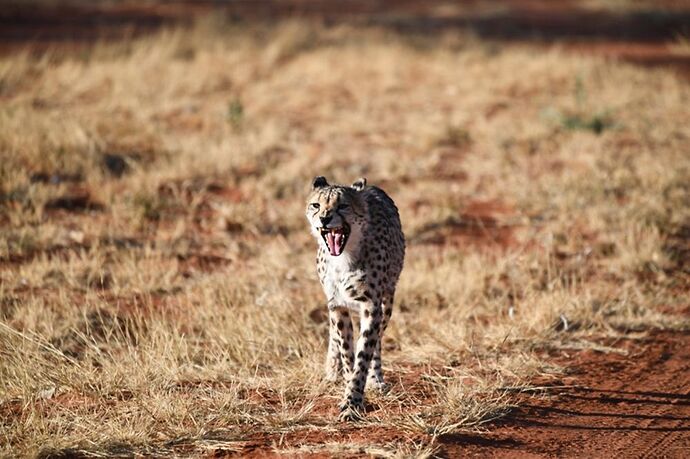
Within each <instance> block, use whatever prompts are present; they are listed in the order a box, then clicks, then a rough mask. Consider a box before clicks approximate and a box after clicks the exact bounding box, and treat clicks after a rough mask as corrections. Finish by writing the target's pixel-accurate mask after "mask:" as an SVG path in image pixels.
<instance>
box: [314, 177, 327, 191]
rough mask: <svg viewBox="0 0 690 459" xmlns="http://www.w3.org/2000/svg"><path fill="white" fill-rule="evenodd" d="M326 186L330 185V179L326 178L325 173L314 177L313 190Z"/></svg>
mask: <svg viewBox="0 0 690 459" xmlns="http://www.w3.org/2000/svg"><path fill="white" fill-rule="evenodd" d="M325 186H328V181H327V180H326V177H324V176H323V175H319V176H318V177H314V181H313V182H311V188H312V190H315V189H317V188H323V187H325Z"/></svg>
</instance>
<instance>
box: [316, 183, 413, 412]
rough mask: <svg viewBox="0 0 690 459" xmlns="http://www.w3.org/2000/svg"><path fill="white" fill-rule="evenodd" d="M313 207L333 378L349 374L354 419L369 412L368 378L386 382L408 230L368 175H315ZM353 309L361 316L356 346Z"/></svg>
mask: <svg viewBox="0 0 690 459" xmlns="http://www.w3.org/2000/svg"><path fill="white" fill-rule="evenodd" d="M306 214H307V219H308V220H309V222H310V223H311V229H312V232H313V234H314V236H315V237H316V239H317V240H318V242H319V249H318V254H317V271H318V274H319V279H320V281H321V285H322V286H323V290H324V293H325V294H326V297H327V299H328V313H329V323H330V325H329V327H330V332H329V340H328V355H327V358H326V378H327V379H328V380H330V381H335V380H337V379H338V377H339V376H341V375H342V376H343V378H344V380H345V382H346V388H345V394H344V398H343V402H342V404H341V406H340V408H341V414H340V418H341V419H343V420H352V419H356V418H358V417H359V416H360V414H361V413H362V412H363V407H364V389H365V387H366V384H367V379H368V380H369V383H370V384H372V385H373V386H374V387H375V388H377V389H379V390H384V389H385V387H386V385H385V383H384V380H383V374H382V372H381V337H382V336H383V333H384V331H385V330H386V327H387V325H388V321H389V319H390V317H391V314H392V312H393V297H394V295H395V287H396V284H397V282H398V278H399V277H400V271H402V267H403V260H404V257H405V238H404V236H403V232H402V227H401V225H400V217H399V215H398V209H397V207H396V206H395V203H394V202H393V200H392V199H391V198H390V197H389V196H388V195H387V194H386V193H385V192H384V191H383V190H381V189H380V188H377V187H375V186H367V185H366V179H359V180H358V181H356V182H355V183H353V184H352V186H350V187H346V186H340V185H329V184H328V182H327V181H326V179H325V178H324V177H317V178H315V179H314V182H313V184H312V192H311V194H310V196H309V199H308V201H307V210H306ZM353 312H354V313H358V314H359V317H360V327H359V331H360V333H359V338H358V340H357V344H356V347H353V327H352V319H351V313H353Z"/></svg>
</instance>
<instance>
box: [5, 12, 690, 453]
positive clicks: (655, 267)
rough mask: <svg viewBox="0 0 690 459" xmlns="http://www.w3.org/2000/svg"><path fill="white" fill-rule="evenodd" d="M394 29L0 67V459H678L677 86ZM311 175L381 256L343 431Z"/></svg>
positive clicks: (276, 31) (27, 54)
mask: <svg viewBox="0 0 690 459" xmlns="http://www.w3.org/2000/svg"><path fill="white" fill-rule="evenodd" d="M45 3H48V4H51V2H43V3H42V5H44V4H45ZM276 3H280V2H276ZM400 3H401V4H403V5H405V6H406V7H409V6H410V5H414V2H400ZM436 3H438V4H440V3H442V2H436ZM525 3H527V2H525ZM533 3H534V2H533ZM570 3H576V2H570ZM570 3H569V4H570ZM580 3H582V4H584V5H585V7H586V8H589V9H588V10H586V11H595V12H597V11H606V12H610V11H613V12H614V13H615V14H621V13H620V12H621V11H623V12H628V11H632V12H633V13H634V14H632V13H631V16H630V17H637V16H635V14H638V13H639V11H640V10H643V11H644V8H645V7H648V6H649V5H648V4H647V3H645V2H626V1H603V0H602V1H589V2H580ZM664 3H665V2H664ZM668 3H669V5H671V6H669V8H671V9H672V4H673V3H674V2H668ZM240 5H245V6H246V5H247V4H246V3H240ZM470 6H472V5H470ZM248 8H249V7H248ZM250 10H251V8H250ZM487 11H489V13H490V12H491V11H493V10H491V9H489V10H487ZM499 11H500V12H501V14H504V13H505V11H504V10H499ZM507 11H508V13H509V12H510V10H507ZM446 13H447V14H446ZM489 13H486V14H489ZM37 14H38V13H37ZM448 14H450V13H448V11H447V10H443V9H439V13H438V16H439V18H440V19H444V18H447V16H448ZM675 14H685V15H686V16H685V17H687V11H685V13H678V12H677V11H676V13H675ZM506 16H507V17H510V14H507V15H506ZM669 17H675V16H673V15H671V16H669ZM401 18H402V19H401ZM394 19H395V20H396V21H400V23H399V24H398V26H399V27H398V26H396V27H389V26H387V25H385V24H383V25H382V24H362V23H361V21H354V23H352V22H349V21H342V22H339V21H327V22H326V23H324V22H322V21H319V20H314V19H313V18H311V19H302V20H296V19H291V20H277V19H276V18H272V20H271V21H269V22H263V21H258V22H245V21H237V20H230V21H229V20H227V19H226V18H225V17H224V16H223V15H215V16H205V15H197V16H194V18H192V19H189V18H188V21H186V22H187V24H186V25H185V26H171V27H164V28H162V29H157V30H156V31H154V33H151V34H145V35H142V36H137V37H134V38H133V37H130V38H127V37H119V38H117V39H113V38H112V37H109V40H107V41H102V42H101V41H97V40H95V41H90V42H89V43H88V44H85V43H84V42H83V40H82V41H80V42H79V43H78V46H72V45H73V43H70V44H68V46H64V45H65V43H59V46H55V47H51V46H48V47H46V46H45V43H41V46H40V47H37V48H34V49H33V50H32V49H27V50H26V51H20V50H19V47H18V45H17V43H16V40H15V42H12V43H10V45H11V46H9V48H8V49H9V51H7V50H6V51H5V52H4V54H3V55H2V56H1V57H0V101H1V102H0V155H1V160H0V356H1V358H0V455H3V456H7V457H15V456H29V457H33V456H40V457H75V456H77V457H113V456H124V457H130V456H137V455H139V456H141V455H143V456H192V457H207V456H224V455H233V454H237V455H255V456H267V455H316V456H330V455H335V456H343V455H345V456H347V455H351V456H362V455H374V456H383V457H406V456H421V457H424V456H432V455H439V456H471V455H476V456H478V457H486V456H496V455H498V456H501V455H504V456H505V455H510V456H514V455H521V456H523V457H544V456H547V457H548V456H578V455H585V456H588V457H594V456H602V455H607V456H609V457H610V456H614V455H622V456H628V457H629V456H635V455H638V456H644V455H649V454H652V455H654V454H657V455H660V456H665V457H683V456H687V453H688V451H689V449H690V432H688V430H689V428H688V418H689V417H690V392H688V391H689V388H690V363H689V362H690V356H689V355H688V349H690V347H689V346H690V334H689V333H688V331H689V330H690V321H689V320H688V315H689V314H690V300H689V299H688V291H689V289H690V263H689V259H690V243H689V242H688V241H689V240H690V189H689V188H690V153H689V145H690V123H689V122H688V120H690V83H689V82H688V78H687V74H685V73H683V72H678V71H677V69H676V70H674V69H667V68H657V67H653V68H648V67H640V66H634V65H632V64H628V63H624V62H621V61H618V60H607V59H605V58H603V57H601V56H599V55H597V53H594V55H592V54H591V53H589V54H585V55H583V54H578V53H573V52H572V49H571V48H573V47H575V48H577V47H578V46H580V45H577V46H576V45H573V44H572V43H566V42H560V41H557V42H555V43H544V42H539V43H534V42H532V41H530V40H527V41H524V40H517V39H514V38H511V39H510V40H506V39H504V38H505V37H504V38H501V37H492V36H491V34H486V33H482V31H483V30H484V29H482V28H481V27H479V28H478V29H473V28H472V27H471V26H468V27H465V26H466V25H467V24H464V23H459V24H455V25H456V26H457V27H456V26H454V27H446V28H443V29H442V30H438V31H431V30H423V31H419V30H409V28H406V27H405V21H404V17H402V16H400V17H398V16H394ZM432 22H433V21H432ZM461 22H462V21H461ZM652 23H654V22H652ZM656 23H657V24H658V22H656ZM326 24H327V25H326ZM400 24H402V25H400ZM423 24H427V22H423ZM432 25H433V24H432ZM470 25H471V24H470ZM480 26H481V24H480ZM5 30H6V31H7V30H10V29H7V28H6V29H5ZM635 30H637V29H635ZM422 32H424V33H422ZM635 33H638V32H635ZM125 35H126V34H125ZM135 35H136V34H135ZM487 35H488V36H487ZM641 37H642V38H640V37H638V38H640V39H643V38H644V36H643V35H642V36H641ZM15 38H16V37H15ZM24 38H26V37H24ZM49 38H50V37H49ZM53 38H54V37H53ZM89 38H92V37H90V35H89ZM633 38H635V37H633ZM662 38H663V41H662V43H661V44H659V43H656V42H655V43H651V44H649V43H647V45H649V46H651V47H654V46H656V47H657V48H656V49H657V50H658V49H660V48H663V49H664V52H666V53H668V55H669V56H671V57H672V58H673V59H670V60H668V62H670V63H673V60H674V59H676V58H678V59H677V60H679V61H680V62H686V61H687V57H688V55H689V54H690V47H689V45H688V38H687V35H677V34H676V35H672V36H670V37H662ZM13 40H14V38H13ZM607 40H608V38H607ZM5 44H7V43H5ZM645 46H646V45H645ZM623 49H625V47H623ZM683 59H685V61H683ZM664 62H666V61H664ZM681 67H682V66H681ZM315 175H326V176H328V177H329V179H333V180H334V181H338V182H345V183H349V182H351V181H352V180H353V179H355V178H357V177H359V176H366V177H367V178H368V179H369V182H370V183H373V184H377V185H379V186H381V187H383V188H384V189H386V190H387V191H388V192H389V194H391V195H392V196H393V198H394V199H395V200H396V202H397V204H398V207H399V208H400V212H401V216H402V221H403V226H404V229H405V231H406V234H407V240H408V252H407V260H406V266H405V270H404V271H403V275H402V278H401V281H400V285H399V289H398V294H397V303H396V305H395V312H394V316H393V320H392V323H391V326H390V327H389V330H388V332H387V334H386V337H385V340H384V359H385V360H384V370H385V372H386V374H387V378H388V379H389V382H391V383H392V386H393V387H392V390H391V391H390V393H388V394H385V395H377V394H369V395H368V405H369V406H368V413H367V416H366V420H365V421H363V422H361V423H356V424H343V423H339V422H336V421H335V418H336V416H337V407H336V405H337V401H338V399H339V396H340V391H341V389H340V387H333V386H329V385H327V384H326V383H324V382H322V380H321V376H322V364H323V361H324V358H325V349H326V337H327V323H326V314H325V307H324V299H323V298H322V292H321V289H320V286H319V284H318V281H317V278H316V275H315V269H314V252H315V244H316V242H315V241H314V240H313V239H312V237H311V236H310V234H309V233H308V230H307V227H306V220H305V218H304V216H303V208H304V201H303V199H304V196H305V194H306V192H307V189H308V186H309V183H310V180H311V178H312V177H313V176H315Z"/></svg>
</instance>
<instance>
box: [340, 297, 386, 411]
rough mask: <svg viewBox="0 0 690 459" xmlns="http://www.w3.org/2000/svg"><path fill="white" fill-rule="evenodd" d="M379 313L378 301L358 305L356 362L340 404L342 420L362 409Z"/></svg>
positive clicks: (377, 331) (379, 323)
mask: <svg viewBox="0 0 690 459" xmlns="http://www.w3.org/2000/svg"><path fill="white" fill-rule="evenodd" d="M381 314H382V313H381V304H380V303H379V304H376V303H374V302H363V303H362V305H361V307H360V327H359V330H360V334H359V339H358V340H357V349H356V351H355V352H356V362H355V366H354V369H353V372H352V375H351V377H350V379H349V381H348V383H347V386H346V388H345V397H344V400H343V403H342V404H341V406H340V419H341V420H343V421H352V420H355V419H358V418H360V417H361V413H362V412H363V411H364V389H365V387H366V383H367V374H368V372H369V366H370V364H371V359H372V357H373V355H374V350H375V349H376V345H377V342H378V340H379V330H380V329H381Z"/></svg>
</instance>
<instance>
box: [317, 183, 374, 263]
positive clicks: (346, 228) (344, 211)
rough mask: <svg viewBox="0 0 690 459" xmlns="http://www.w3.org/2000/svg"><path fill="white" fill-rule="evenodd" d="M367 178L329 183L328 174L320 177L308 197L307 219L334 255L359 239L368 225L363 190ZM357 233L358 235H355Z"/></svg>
mask: <svg viewBox="0 0 690 459" xmlns="http://www.w3.org/2000/svg"><path fill="white" fill-rule="evenodd" d="M366 183H367V181H366V179H364V178H362V179H359V180H357V181H356V182H355V183H353V184H352V186H341V185H329V184H328V182H327V181H326V178H325V177H316V178H315V179H314V181H313V183H312V190H311V193H310V194H309V198H308V199H307V210H306V214H307V220H309V223H311V229H312V233H313V234H314V236H315V237H316V239H317V240H320V241H323V244H324V247H325V248H326V250H327V251H328V253H330V254H331V255H332V256H334V257H337V256H339V255H341V254H342V253H343V252H344V251H345V247H346V245H347V243H348V241H349V240H351V239H352V240H353V239H357V240H358V239H359V236H360V235H361V234H362V227H363V226H364V224H365V221H366V220H365V215H366V203H365V201H364V199H363V198H362V197H361V196H360V191H362V189H364V187H365V186H366ZM351 236H354V237H351Z"/></svg>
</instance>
